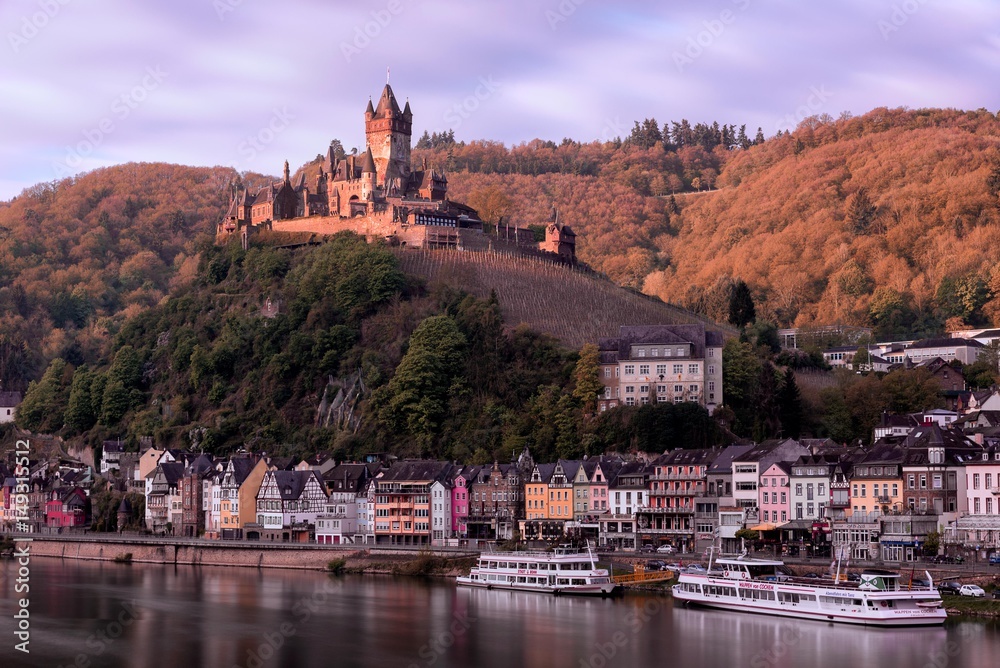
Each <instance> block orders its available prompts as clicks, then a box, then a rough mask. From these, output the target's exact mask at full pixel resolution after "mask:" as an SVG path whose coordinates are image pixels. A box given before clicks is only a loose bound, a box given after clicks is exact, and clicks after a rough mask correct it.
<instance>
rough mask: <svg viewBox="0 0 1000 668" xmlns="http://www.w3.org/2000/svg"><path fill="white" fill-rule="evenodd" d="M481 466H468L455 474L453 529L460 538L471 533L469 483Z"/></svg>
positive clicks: (452, 512)
mask: <svg viewBox="0 0 1000 668" xmlns="http://www.w3.org/2000/svg"><path fill="white" fill-rule="evenodd" d="M480 468H482V467H478V466H473V467H470V466H466V467H465V468H464V469H462V471H461V472H459V474H458V475H456V476H455V484H454V485H453V486H452V488H451V531H452V535H454V536H457V537H458V538H467V537H468V535H469V527H468V519H469V483H470V481H471V480H472V479H473V478H475V475H476V472H477V470H478V469H480Z"/></svg>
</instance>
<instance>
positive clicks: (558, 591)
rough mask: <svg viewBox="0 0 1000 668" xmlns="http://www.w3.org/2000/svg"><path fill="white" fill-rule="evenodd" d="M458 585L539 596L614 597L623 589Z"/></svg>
mask: <svg viewBox="0 0 1000 668" xmlns="http://www.w3.org/2000/svg"><path fill="white" fill-rule="evenodd" d="M457 584H458V586H459V587H474V588H476V589H500V590H508V591H529V592H535V593H538V594H552V595H554V596H613V595H615V594H616V593H618V592H619V591H620V589H621V587H619V586H618V585H616V584H614V583H613V582H606V583H595V584H585V585H567V586H563V587H553V586H549V585H526V584H522V583H508V582H481V581H478V580H471V579H469V578H458V579H457Z"/></svg>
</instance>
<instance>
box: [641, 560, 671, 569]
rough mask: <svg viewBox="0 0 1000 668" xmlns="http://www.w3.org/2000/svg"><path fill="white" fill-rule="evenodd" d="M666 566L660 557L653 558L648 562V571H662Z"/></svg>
mask: <svg viewBox="0 0 1000 668" xmlns="http://www.w3.org/2000/svg"><path fill="white" fill-rule="evenodd" d="M665 567H666V564H665V563H663V562H662V561H660V560H659V559H651V560H649V561H647V562H646V570H647V571H662V570H663V569H664V568H665Z"/></svg>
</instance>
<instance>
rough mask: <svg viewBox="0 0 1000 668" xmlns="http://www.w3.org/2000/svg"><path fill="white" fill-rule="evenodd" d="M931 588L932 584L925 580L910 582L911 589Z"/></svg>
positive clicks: (918, 579)
mask: <svg viewBox="0 0 1000 668" xmlns="http://www.w3.org/2000/svg"><path fill="white" fill-rule="evenodd" d="M930 586H931V583H930V582H928V581H927V580H924V579H923V578H913V580H911V581H910V589H927V588H928V587H930Z"/></svg>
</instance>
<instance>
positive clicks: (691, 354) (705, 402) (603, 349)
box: [598, 325, 724, 413]
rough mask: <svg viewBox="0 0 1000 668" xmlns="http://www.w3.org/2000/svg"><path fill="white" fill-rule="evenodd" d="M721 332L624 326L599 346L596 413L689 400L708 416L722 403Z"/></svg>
mask: <svg viewBox="0 0 1000 668" xmlns="http://www.w3.org/2000/svg"><path fill="white" fill-rule="evenodd" d="M723 344H724V340H723V336H722V334H721V333H719V332H715V331H712V330H707V329H705V327H704V325H646V326H623V327H621V328H619V331H618V337H617V338H613V339H601V340H600V341H599V342H598V349H599V351H600V352H599V354H600V364H601V371H600V374H601V382H602V383H603V384H604V391H603V393H602V394H601V396H600V397H599V399H598V410H600V411H602V412H603V411H606V410H608V409H610V408H614V407H616V406H639V405H643V404H648V403H650V402H654V403H656V402H659V403H662V402H672V403H681V402H684V401H691V402H695V403H699V404H701V405H702V406H705V408H707V409H708V412H709V413H712V412H713V411H714V410H715V407H716V406H718V405H720V404H722V403H723V396H722V346H723Z"/></svg>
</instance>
